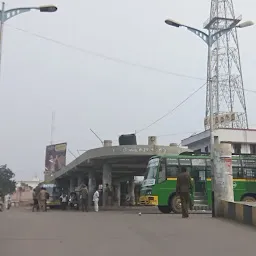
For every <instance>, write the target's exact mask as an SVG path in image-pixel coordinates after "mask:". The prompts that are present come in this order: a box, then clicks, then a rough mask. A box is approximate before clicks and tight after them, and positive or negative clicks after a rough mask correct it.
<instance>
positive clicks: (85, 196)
mask: <svg viewBox="0 0 256 256" xmlns="http://www.w3.org/2000/svg"><path fill="white" fill-rule="evenodd" d="M81 208H82V211H83V212H84V211H86V212H88V189H87V187H86V186H85V185H83V186H82V189H81Z"/></svg>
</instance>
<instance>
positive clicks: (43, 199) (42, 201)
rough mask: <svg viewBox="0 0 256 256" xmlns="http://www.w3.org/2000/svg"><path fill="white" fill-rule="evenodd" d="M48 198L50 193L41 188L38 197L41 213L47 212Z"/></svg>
mask: <svg viewBox="0 0 256 256" xmlns="http://www.w3.org/2000/svg"><path fill="white" fill-rule="evenodd" d="M47 198H48V193H47V191H46V189H45V188H44V187H42V188H41V190H40V192H39V196H38V202H39V208H40V211H43V212H46V211H47V209H46V200H47Z"/></svg>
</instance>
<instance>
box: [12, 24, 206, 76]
mask: <svg viewBox="0 0 256 256" xmlns="http://www.w3.org/2000/svg"><path fill="white" fill-rule="evenodd" d="M7 25H8V26H9V27H10V28H13V29H16V30H18V31H22V32H24V33H27V34H30V35H32V36H35V37H38V38H40V39H43V40H46V41H50V42H52V43H55V44H58V45H61V46H64V47H67V48H70V49H73V50H76V51H80V52H83V53H85V54H89V55H92V56H95V57H98V58H102V59H104V60H109V61H113V62H117V63H120V64H124V65H129V66H133V67H138V68H143V69H147V70H152V71H155V72H158V73H162V74H167V75H173V76H177V77H184V78H189V79H194V80H206V79H205V78H202V77H195V76H189V75H185V74H180V73H176V72H171V71H168V70H162V69H158V68H155V67H151V66H147V65H142V64H138V63H133V62H129V61H126V60H123V59H120V58H116V57H111V56H107V55H105V54H102V53H99V52H93V51H90V50H86V49H83V48H80V47H77V46H74V45H71V44H66V43H64V42H61V41H58V40H55V39H52V38H49V37H45V36H42V35H39V34H37V33H33V32H30V31H28V30H25V29H22V28H18V27H14V26H11V25H9V24H7Z"/></svg>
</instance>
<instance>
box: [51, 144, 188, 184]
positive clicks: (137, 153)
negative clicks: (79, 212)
mask: <svg viewBox="0 0 256 256" xmlns="http://www.w3.org/2000/svg"><path fill="white" fill-rule="evenodd" d="M185 151H190V150H188V149H186V148H184V147H183V148H182V147H178V146H176V145H171V146H160V145H131V146H129V145H127V146H126V145H125V146H105V147H101V148H95V149H90V150H88V151H86V152H85V153H83V154H82V155H80V156H79V157H78V158H76V159H75V160H73V161H72V162H71V163H69V164H68V165H67V166H65V167H64V168H62V169H60V170H59V171H57V172H55V173H54V174H52V175H51V176H50V177H47V180H48V181H53V180H55V179H62V178H64V177H66V176H71V175H75V174H76V173H79V172H80V173H81V172H83V173H84V174H86V172H88V171H89V170H92V169H93V170H95V171H96V170H102V166H103V164H105V163H108V164H111V166H112V172H113V175H114V176H115V175H116V176H120V175H124V172H125V173H126V176H128V175H129V176H139V175H143V173H144V171H145V168H146V165H147V162H148V159H149V158H150V157H151V156H154V155H169V154H180V153H182V152H185ZM124 169H125V171H124Z"/></svg>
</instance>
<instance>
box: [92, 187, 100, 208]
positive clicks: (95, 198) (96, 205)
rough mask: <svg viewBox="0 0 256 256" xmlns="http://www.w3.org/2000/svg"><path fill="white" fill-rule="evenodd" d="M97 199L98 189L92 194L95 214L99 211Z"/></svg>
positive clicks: (98, 195)
mask: <svg viewBox="0 0 256 256" xmlns="http://www.w3.org/2000/svg"><path fill="white" fill-rule="evenodd" d="M99 197H100V193H99V191H98V189H97V190H96V191H95V192H94V194H93V202H94V210H95V212H98V211H99Z"/></svg>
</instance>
